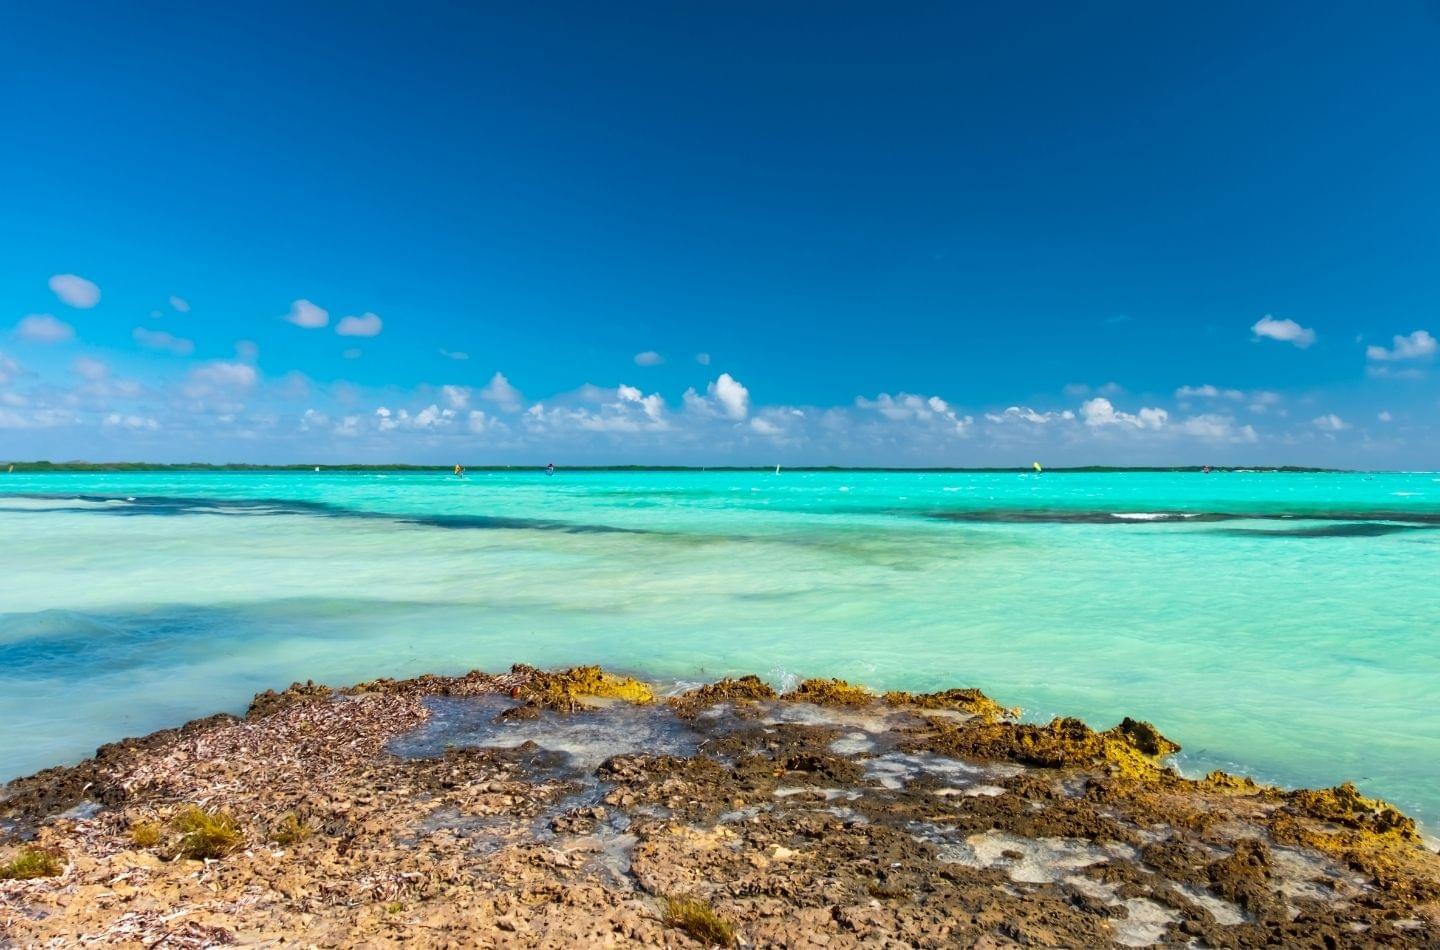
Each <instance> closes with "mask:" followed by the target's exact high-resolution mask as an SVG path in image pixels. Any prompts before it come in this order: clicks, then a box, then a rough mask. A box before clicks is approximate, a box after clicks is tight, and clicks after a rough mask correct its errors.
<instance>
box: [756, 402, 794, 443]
mask: <svg viewBox="0 0 1440 950" xmlns="http://www.w3.org/2000/svg"><path fill="white" fill-rule="evenodd" d="M805 423H806V417H805V410H803V409H797V408H795V407H793V406H772V407H769V408H767V409H763V410H760V411H759V412H757V413H756V414H755V415H754V416H752V417H751V418H750V431H751V432H753V433H755V434H756V435H759V436H764V437H765V438H766V439H769V440H770V441H772V442H785V441H792V442H793V441H798V440H800V439H802V438H803V437H804V435H805V431H804V428H805Z"/></svg>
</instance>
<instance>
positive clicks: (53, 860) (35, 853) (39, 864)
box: [0, 848, 65, 881]
mask: <svg viewBox="0 0 1440 950" xmlns="http://www.w3.org/2000/svg"><path fill="white" fill-rule="evenodd" d="M64 870H65V864H64V862H62V861H61V860H60V858H59V857H58V856H56V855H55V854H53V853H51V852H49V851H42V850H40V849H39V848H26V849H25V850H23V851H21V852H20V853H19V854H17V855H15V857H13V858H11V859H10V860H9V861H7V862H6V863H5V864H0V881H33V880H34V879H35V878H37V877H55V876H57V875H58V874H60V872H61V871H64Z"/></svg>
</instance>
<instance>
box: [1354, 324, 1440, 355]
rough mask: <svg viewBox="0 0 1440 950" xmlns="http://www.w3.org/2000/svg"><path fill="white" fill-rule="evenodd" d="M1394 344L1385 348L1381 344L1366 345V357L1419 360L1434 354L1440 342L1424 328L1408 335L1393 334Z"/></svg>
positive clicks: (1439, 347) (1439, 346)
mask: <svg viewBox="0 0 1440 950" xmlns="http://www.w3.org/2000/svg"><path fill="white" fill-rule="evenodd" d="M1393 339H1394V341H1395V342H1394V346H1392V347H1391V348H1390V349H1388V350H1387V349H1386V348H1385V347H1383V346H1374V345H1371V346H1368V347H1366V348H1365V356H1366V358H1367V359H1372V360H1377V361H1385V360H1420V359H1425V358H1426V357H1428V356H1434V355H1435V352H1436V350H1437V349H1440V344H1437V343H1436V342H1435V338H1434V337H1433V336H1431V335H1430V334H1429V333H1427V332H1426V331H1424V330H1416V331H1415V332H1414V333H1411V334H1410V335H1409V336H1398V335H1397V336H1395V337H1394V338H1393Z"/></svg>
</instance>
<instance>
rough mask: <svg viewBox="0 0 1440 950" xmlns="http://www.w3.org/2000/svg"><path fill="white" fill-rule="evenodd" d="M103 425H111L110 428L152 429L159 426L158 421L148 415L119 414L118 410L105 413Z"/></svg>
mask: <svg viewBox="0 0 1440 950" xmlns="http://www.w3.org/2000/svg"><path fill="white" fill-rule="evenodd" d="M105 425H107V426H111V427H112V428H113V427H120V428H125V429H151V430H154V429H158V428H160V423H158V422H156V421H155V420H154V419H151V418H150V417H148V416H136V415H121V414H120V413H118V412H112V413H110V414H109V415H107V416H106V417H105Z"/></svg>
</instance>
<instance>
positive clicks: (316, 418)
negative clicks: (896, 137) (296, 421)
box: [300, 409, 330, 432]
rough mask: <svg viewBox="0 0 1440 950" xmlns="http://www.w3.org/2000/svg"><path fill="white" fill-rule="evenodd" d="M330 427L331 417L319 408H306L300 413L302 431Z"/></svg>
mask: <svg viewBox="0 0 1440 950" xmlns="http://www.w3.org/2000/svg"><path fill="white" fill-rule="evenodd" d="M328 428H330V417H329V416H328V415H326V414H325V413H323V412H321V411H320V410H318V409H306V410H305V411H304V412H303V413H301V414H300V431H301V432H312V431H315V430H317V429H328Z"/></svg>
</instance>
